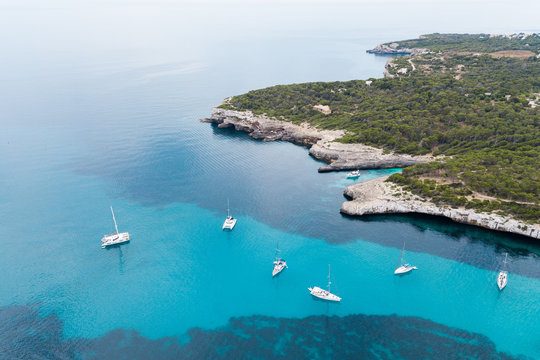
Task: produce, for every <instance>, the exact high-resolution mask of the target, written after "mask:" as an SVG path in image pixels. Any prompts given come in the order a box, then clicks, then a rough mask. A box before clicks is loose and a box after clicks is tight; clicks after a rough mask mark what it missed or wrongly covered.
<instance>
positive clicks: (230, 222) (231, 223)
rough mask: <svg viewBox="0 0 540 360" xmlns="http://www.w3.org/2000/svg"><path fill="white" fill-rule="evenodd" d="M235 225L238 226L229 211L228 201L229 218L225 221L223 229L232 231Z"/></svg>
mask: <svg viewBox="0 0 540 360" xmlns="http://www.w3.org/2000/svg"><path fill="white" fill-rule="evenodd" d="M234 225H236V219H235V218H233V217H232V216H231V214H230V211H229V199H227V218H226V219H225V222H224V223H223V227H222V229H223V230H225V229H229V230H232V229H233V228H234Z"/></svg>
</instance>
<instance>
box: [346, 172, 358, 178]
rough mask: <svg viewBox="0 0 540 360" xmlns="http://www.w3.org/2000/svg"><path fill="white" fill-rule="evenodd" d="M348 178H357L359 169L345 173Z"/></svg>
mask: <svg viewBox="0 0 540 360" xmlns="http://www.w3.org/2000/svg"><path fill="white" fill-rule="evenodd" d="M347 177H348V178H357V177H360V170H354V171H351V172H350V173H348V174H347Z"/></svg>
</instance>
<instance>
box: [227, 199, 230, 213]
mask: <svg viewBox="0 0 540 360" xmlns="http://www.w3.org/2000/svg"><path fill="white" fill-rule="evenodd" d="M229 216H230V215H229V198H227V217H229Z"/></svg>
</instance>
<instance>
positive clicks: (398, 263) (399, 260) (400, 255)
mask: <svg viewBox="0 0 540 360" xmlns="http://www.w3.org/2000/svg"><path fill="white" fill-rule="evenodd" d="M403 251H405V243H403V249H401V254H399V259H398V262H397V265H396V269H397V268H398V267H399V265H400V264H401V257H402V256H403Z"/></svg>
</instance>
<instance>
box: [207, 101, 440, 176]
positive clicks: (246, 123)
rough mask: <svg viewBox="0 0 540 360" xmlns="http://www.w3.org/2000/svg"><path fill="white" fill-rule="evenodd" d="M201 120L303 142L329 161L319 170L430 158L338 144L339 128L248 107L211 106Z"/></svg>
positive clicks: (409, 162) (390, 165)
mask: <svg viewBox="0 0 540 360" xmlns="http://www.w3.org/2000/svg"><path fill="white" fill-rule="evenodd" d="M202 121H206V122H213V123H216V124H218V127H219V128H230V127H234V128H235V130H237V131H245V132H247V133H249V136H251V137H252V138H254V139H259V140H262V141H276V140H283V141H289V142H292V143H295V144H299V145H303V146H311V148H310V151H309V153H310V154H311V155H312V156H313V157H315V158H317V159H319V160H322V161H324V162H326V163H329V165H326V166H323V167H321V168H320V169H319V172H328V171H339V170H355V169H385V168H394V167H406V166H410V165H414V164H416V163H419V162H428V161H432V160H433V157H430V156H410V155H402V154H383V150H382V149H377V148H374V147H371V146H366V145H362V144H341V143H336V142H334V140H336V139H338V138H340V137H342V136H343V135H344V134H345V132H344V131H342V130H339V131H336V130H318V129H316V128H314V127H312V126H310V125H308V124H307V123H304V124H302V125H295V124H293V123H290V122H286V121H280V120H276V119H270V118H267V117H265V116H260V115H254V114H253V113H252V112H250V111H234V110H225V109H219V108H214V109H213V111H212V115H211V116H210V118H209V119H203V120H202Z"/></svg>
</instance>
